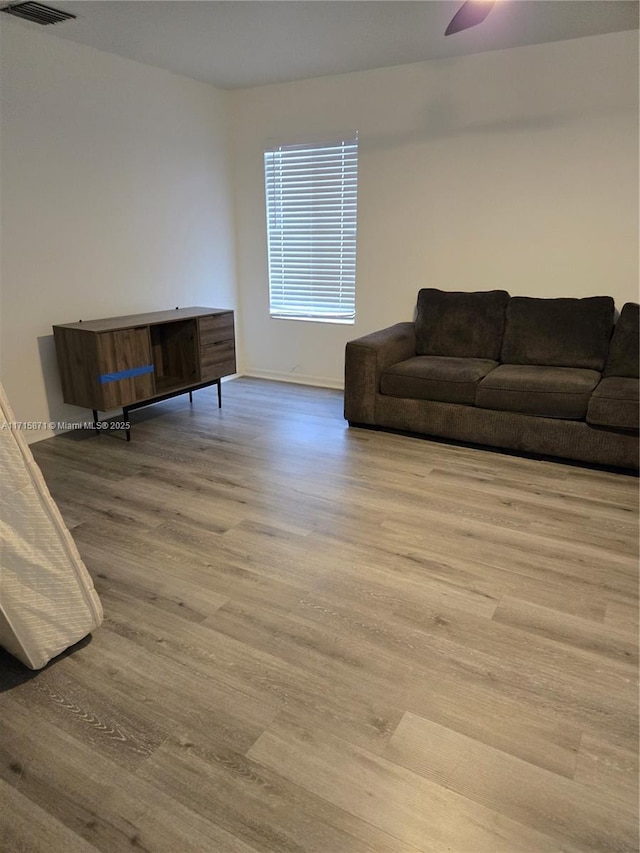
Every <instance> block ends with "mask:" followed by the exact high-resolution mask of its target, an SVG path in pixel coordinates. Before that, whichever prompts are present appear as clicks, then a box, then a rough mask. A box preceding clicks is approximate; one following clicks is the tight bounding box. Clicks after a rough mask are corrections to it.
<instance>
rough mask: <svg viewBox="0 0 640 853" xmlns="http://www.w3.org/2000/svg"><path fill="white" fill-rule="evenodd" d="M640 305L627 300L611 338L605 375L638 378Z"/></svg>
mask: <svg viewBox="0 0 640 853" xmlns="http://www.w3.org/2000/svg"><path fill="white" fill-rule="evenodd" d="M639 350H640V305H638V304H637V302H627V303H626V305H623V306H622V311H621V312H620V317H619V319H618V322H617V323H616V327H615V329H614V332H613V337H612V338H611V344H610V346H609V357H608V358H607V363H606V364H605V367H604V375H605V376H626V377H628V378H629V379H638V373H639V370H638V362H640V352H639Z"/></svg>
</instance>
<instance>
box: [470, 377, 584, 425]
mask: <svg viewBox="0 0 640 853" xmlns="http://www.w3.org/2000/svg"><path fill="white" fill-rule="evenodd" d="M599 381H600V374H599V373H598V372H597V371H596V370H582V369H580V368H574V367H543V366H540V365H520V364H502V365H500V367H496V369H495V370H492V371H491V373H490V374H489V375H488V376H487V377H486V378H485V379H483V380H482V381H481V382H480V384H479V385H478V388H477V391H476V406H479V407H480V408H482V409H497V410H499V411H503V412H520V413H521V414H524V415H539V416H540V417H545V418H565V419H567V420H582V419H583V418H584V417H585V415H586V413H587V406H588V404H589V398H590V396H591V393H592V391H593V389H594V388H595V387H596V385H597V384H598V382H599Z"/></svg>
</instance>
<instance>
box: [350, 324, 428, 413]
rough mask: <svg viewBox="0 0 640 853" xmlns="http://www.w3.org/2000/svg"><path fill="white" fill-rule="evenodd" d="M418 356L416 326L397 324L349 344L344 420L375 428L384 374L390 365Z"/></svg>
mask: <svg viewBox="0 0 640 853" xmlns="http://www.w3.org/2000/svg"><path fill="white" fill-rule="evenodd" d="M415 354H416V333H415V325H414V323H396V324H395V326H389V327H388V328H386V329H381V330H380V331H379V332H372V333H371V334H370V335H365V336H364V337H362V338H356V339H355V340H353V341H349V343H348V344H347V346H346V351H345V371H344V416H345V418H346V419H347V420H348V421H349V422H351V423H358V424H375V403H376V394H377V393H378V390H379V388H380V374H381V373H382V371H383V370H384V369H385V367H388V366H389V365H390V364H396V363H397V362H398V361H404V360H405V359H407V358H412V357H413V356H414V355H415Z"/></svg>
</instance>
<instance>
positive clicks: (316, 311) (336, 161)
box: [264, 136, 358, 323]
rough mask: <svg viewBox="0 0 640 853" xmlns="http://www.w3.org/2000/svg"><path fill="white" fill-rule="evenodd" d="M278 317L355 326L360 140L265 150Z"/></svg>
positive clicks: (272, 293)
mask: <svg viewBox="0 0 640 853" xmlns="http://www.w3.org/2000/svg"><path fill="white" fill-rule="evenodd" d="M264 172H265V186H266V196H267V231H268V241H269V310H270V313H271V316H272V317H281V318H288V319H298V320H324V321H327V322H333V323H353V322H354V319H355V283H356V225H357V222H356V214H357V201H358V138H357V136H355V137H353V138H351V139H341V140H339V141H337V142H332V143H326V144H324V145H280V146H278V147H276V148H272V149H269V150H268V151H265V155H264Z"/></svg>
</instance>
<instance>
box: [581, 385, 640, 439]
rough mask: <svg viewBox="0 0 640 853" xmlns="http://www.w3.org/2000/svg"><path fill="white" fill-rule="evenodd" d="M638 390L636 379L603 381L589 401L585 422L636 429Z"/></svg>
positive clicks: (639, 387)
mask: <svg viewBox="0 0 640 853" xmlns="http://www.w3.org/2000/svg"><path fill="white" fill-rule="evenodd" d="M639 389H640V382H638V380H637V379H631V378H628V377H622V376H609V377H607V378H605V379H603V380H602V382H601V383H600V384H599V385H598V387H597V388H596V390H595V391H594V392H593V394H592V395H591V399H590V400H589V408H588V409H587V422H588V423H590V424H593V425H594V426H603V427H612V428H615V429H633V430H636V429H638V427H639V426H640V423H639V420H640V418H639V415H638V411H639V409H638V403H639V399H640V394H639Z"/></svg>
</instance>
